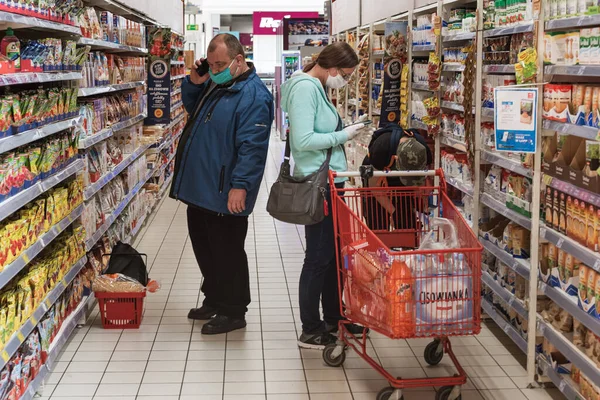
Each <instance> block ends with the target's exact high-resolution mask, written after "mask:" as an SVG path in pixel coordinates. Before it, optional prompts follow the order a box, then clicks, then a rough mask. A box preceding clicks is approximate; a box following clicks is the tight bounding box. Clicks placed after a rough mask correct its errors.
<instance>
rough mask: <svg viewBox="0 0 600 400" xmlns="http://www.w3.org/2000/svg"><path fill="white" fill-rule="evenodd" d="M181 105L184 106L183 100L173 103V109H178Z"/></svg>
mask: <svg viewBox="0 0 600 400" xmlns="http://www.w3.org/2000/svg"><path fill="white" fill-rule="evenodd" d="M181 106H183V101H178V102H177V103H175V104H172V105H171V111H173V110H176V109H177V108H179V107H181Z"/></svg>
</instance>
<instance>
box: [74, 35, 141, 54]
mask: <svg viewBox="0 0 600 400" xmlns="http://www.w3.org/2000/svg"><path fill="white" fill-rule="evenodd" d="M77 43H78V44H81V45H89V46H92V49H93V50H112V51H113V52H114V53H117V52H121V53H137V54H140V55H146V54H148V49H144V48H141V47H135V46H127V45H125V44H120V43H113V42H108V41H106V40H100V39H89V38H84V37H82V38H79V41H78V42H77Z"/></svg>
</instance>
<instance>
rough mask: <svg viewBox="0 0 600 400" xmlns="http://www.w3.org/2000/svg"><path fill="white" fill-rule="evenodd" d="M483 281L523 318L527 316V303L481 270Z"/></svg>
mask: <svg viewBox="0 0 600 400" xmlns="http://www.w3.org/2000/svg"><path fill="white" fill-rule="evenodd" d="M481 281H482V282H483V283H484V284H486V285H487V287H489V288H490V289H492V291H493V292H494V293H495V294H496V295H497V296H498V297H500V298H501V299H502V300H504V302H506V304H508V306H509V307H511V308H512V309H513V310H515V312H516V313H517V314H519V315H520V316H521V317H523V318H527V308H525V304H523V302H522V301H521V300H519V299H517V297H516V296H515V295H514V294H513V293H511V292H510V291H508V290H507V289H506V288H504V287H502V286H501V285H500V282H498V281H497V280H495V279H494V278H493V277H492V276H491V275H490V274H489V273H488V272H486V271H482V272H481Z"/></svg>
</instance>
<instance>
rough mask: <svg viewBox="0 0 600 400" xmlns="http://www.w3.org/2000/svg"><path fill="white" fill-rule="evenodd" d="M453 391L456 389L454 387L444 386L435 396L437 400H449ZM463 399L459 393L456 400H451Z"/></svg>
mask: <svg viewBox="0 0 600 400" xmlns="http://www.w3.org/2000/svg"><path fill="white" fill-rule="evenodd" d="M452 389H454V386H442V387H441V388H440V389H439V390H438V391H437V393H436V394H435V400H448V399H449V397H450V393H452ZM461 398H462V396H461V394H460V393H459V394H458V397H457V398H456V399H451V400H461Z"/></svg>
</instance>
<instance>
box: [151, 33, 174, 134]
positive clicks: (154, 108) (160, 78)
mask: <svg viewBox="0 0 600 400" xmlns="http://www.w3.org/2000/svg"><path fill="white" fill-rule="evenodd" d="M148 42H149V43H148V47H149V48H150V60H149V62H148V117H147V118H146V121H145V124H146V125H159V124H169V123H170V122H171V64H170V62H169V59H170V57H171V51H170V43H171V30H170V29H168V28H158V27H153V28H151V29H150V30H149V32H148Z"/></svg>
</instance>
